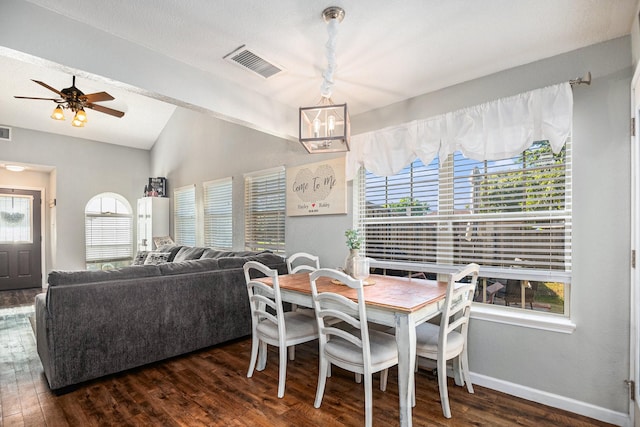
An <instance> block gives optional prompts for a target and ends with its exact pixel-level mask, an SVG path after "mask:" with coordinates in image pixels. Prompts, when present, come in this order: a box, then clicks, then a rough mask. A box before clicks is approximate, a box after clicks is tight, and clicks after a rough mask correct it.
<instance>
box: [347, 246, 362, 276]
mask: <svg viewBox="0 0 640 427" xmlns="http://www.w3.org/2000/svg"><path fill="white" fill-rule="evenodd" d="M359 256H360V249H349V255H347V259H345V260H344V273H345V274H348V275H349V276H351V277H353V261H354V259H355V258H356V257H359Z"/></svg>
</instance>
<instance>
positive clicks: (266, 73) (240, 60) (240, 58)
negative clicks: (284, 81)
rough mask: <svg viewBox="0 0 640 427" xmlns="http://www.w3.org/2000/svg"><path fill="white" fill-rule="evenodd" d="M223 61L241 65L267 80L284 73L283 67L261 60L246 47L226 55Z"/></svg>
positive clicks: (243, 46)
mask: <svg viewBox="0 0 640 427" xmlns="http://www.w3.org/2000/svg"><path fill="white" fill-rule="evenodd" d="M223 59H225V60H227V61H229V62H231V63H233V64H236V65H239V66H241V67H242V68H244V69H245V70H249V71H251V72H253V73H256V74H257V75H259V76H260V77H263V78H265V79H268V78H269V77H271V76H274V75H276V74H278V73H280V72H282V71H284V68H283V67H280V66H279V65H275V64H274V63H273V62H269V61H267V60H266V59H264V58H261V57H260V56H259V55H257V54H256V53H255V52H252V51H250V50H249V49H247V48H246V46H245V45H242V46H240V47H239V48H237V49H236V50H234V51H233V52H231V53H228V54H226V55H225V56H223Z"/></svg>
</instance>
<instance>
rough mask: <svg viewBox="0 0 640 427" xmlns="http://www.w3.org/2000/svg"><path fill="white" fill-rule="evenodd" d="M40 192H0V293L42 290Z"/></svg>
mask: <svg viewBox="0 0 640 427" xmlns="http://www.w3.org/2000/svg"><path fill="white" fill-rule="evenodd" d="M40 217H41V207H40V191H37V190H18V189H11V188H0V291H5V290H9V289H25V288H36V287H40V286H42V263H41V256H42V255H41V240H42V238H41V233H40V231H41V230H40V228H41V227H40Z"/></svg>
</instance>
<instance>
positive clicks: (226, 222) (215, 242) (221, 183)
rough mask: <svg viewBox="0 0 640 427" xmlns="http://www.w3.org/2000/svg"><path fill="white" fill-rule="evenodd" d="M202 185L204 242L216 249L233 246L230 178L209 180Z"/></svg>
mask: <svg viewBox="0 0 640 427" xmlns="http://www.w3.org/2000/svg"><path fill="white" fill-rule="evenodd" d="M203 187H204V244H205V246H208V247H212V248H216V249H228V250H231V249H232V247H233V209H232V207H233V203H232V202H233V195H232V192H231V190H232V180H231V178H224V179H220V180H217V181H209V182H205V183H204V184H203Z"/></svg>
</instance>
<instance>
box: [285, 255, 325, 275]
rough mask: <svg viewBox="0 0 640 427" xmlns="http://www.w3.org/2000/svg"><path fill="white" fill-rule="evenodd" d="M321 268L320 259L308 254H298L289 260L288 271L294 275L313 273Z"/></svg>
mask: <svg viewBox="0 0 640 427" xmlns="http://www.w3.org/2000/svg"><path fill="white" fill-rule="evenodd" d="M319 268H320V257H318V256H316V255H311V254H308V253H306V252H297V253H295V254H293V255H291V256H290V257H289V258H287V271H289V274H293V273H311V272H312V271H315V270H317V269H319Z"/></svg>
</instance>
